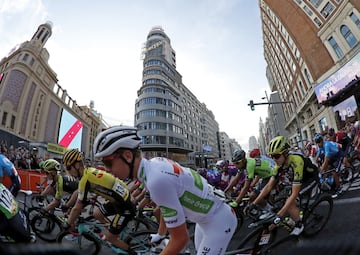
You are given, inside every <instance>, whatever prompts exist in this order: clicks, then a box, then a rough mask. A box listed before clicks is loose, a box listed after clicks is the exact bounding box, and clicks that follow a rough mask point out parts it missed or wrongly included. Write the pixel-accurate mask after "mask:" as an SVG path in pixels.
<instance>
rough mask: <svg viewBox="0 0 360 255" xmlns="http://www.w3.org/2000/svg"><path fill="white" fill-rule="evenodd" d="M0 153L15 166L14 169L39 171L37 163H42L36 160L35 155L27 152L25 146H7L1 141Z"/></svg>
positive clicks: (39, 159) (38, 159)
mask: <svg viewBox="0 0 360 255" xmlns="http://www.w3.org/2000/svg"><path fill="white" fill-rule="evenodd" d="M0 152H1V153H2V154H4V155H5V156H6V157H7V158H8V159H10V161H11V162H13V164H14V165H15V168H16V169H39V168H40V167H39V163H40V162H41V161H42V159H41V158H38V156H37V153H34V152H32V151H29V149H28V148H26V147H25V146H18V147H15V146H14V145H12V144H10V145H8V144H7V143H6V141H4V140H2V141H1V144H0Z"/></svg>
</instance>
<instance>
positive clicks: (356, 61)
mask: <svg viewBox="0 0 360 255" xmlns="http://www.w3.org/2000/svg"><path fill="white" fill-rule="evenodd" d="M359 77H360V52H359V53H358V54H357V55H356V56H355V57H354V58H352V59H351V60H350V61H349V62H348V63H346V64H345V65H344V66H343V67H341V68H340V69H339V70H337V71H336V72H335V73H333V74H332V75H330V76H329V77H328V78H327V79H326V80H324V81H323V82H321V83H319V85H317V86H316V87H315V94H316V97H317V100H318V102H319V103H321V102H323V101H326V100H327V99H329V98H330V97H332V96H333V95H335V94H336V93H338V92H339V91H340V90H341V89H343V88H345V87H346V85H348V84H349V83H350V82H352V81H354V80H358V79H360V78H359Z"/></svg>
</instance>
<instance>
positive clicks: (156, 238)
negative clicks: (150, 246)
mask: <svg viewBox="0 0 360 255" xmlns="http://www.w3.org/2000/svg"><path fill="white" fill-rule="evenodd" d="M150 238H151V239H150V243H155V244H158V243H160V242H161V241H162V240H163V239H164V238H165V236H162V235H159V234H157V233H156V234H150Z"/></svg>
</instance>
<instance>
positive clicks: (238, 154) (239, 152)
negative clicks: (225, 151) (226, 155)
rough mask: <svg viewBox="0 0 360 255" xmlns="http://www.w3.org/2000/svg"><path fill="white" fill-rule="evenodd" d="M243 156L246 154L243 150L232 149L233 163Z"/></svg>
mask: <svg viewBox="0 0 360 255" xmlns="http://www.w3.org/2000/svg"><path fill="white" fill-rule="evenodd" d="M245 156H246V153H245V151H244V150H241V149H237V150H235V151H234V153H233V156H232V159H231V161H232V162H233V163H235V162H238V161H240V160H242V159H244V158H245Z"/></svg>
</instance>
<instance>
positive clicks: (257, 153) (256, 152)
mask: <svg viewBox="0 0 360 255" xmlns="http://www.w3.org/2000/svg"><path fill="white" fill-rule="evenodd" d="M249 156H250V158H256V157H259V156H260V150H259V149H258V148H256V149H253V150H252V151H251V152H250V155H249Z"/></svg>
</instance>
